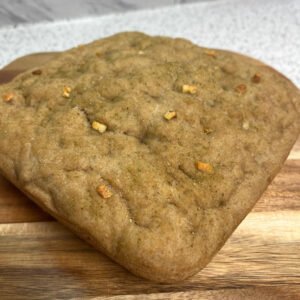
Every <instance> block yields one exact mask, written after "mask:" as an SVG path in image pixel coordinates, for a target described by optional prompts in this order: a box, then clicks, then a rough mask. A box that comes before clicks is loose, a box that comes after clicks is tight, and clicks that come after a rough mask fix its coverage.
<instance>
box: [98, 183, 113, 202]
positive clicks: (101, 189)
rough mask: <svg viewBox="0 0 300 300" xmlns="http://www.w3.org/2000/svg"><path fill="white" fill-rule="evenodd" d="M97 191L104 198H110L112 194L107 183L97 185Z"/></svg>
mask: <svg viewBox="0 0 300 300" xmlns="http://www.w3.org/2000/svg"><path fill="white" fill-rule="evenodd" d="M97 192H98V194H99V195H100V196H101V197H102V198H104V199H107V198H110V197H111V196H112V192H111V191H110V189H109V188H108V187H107V186H106V185H105V184H100V185H99V186H98V187H97Z"/></svg>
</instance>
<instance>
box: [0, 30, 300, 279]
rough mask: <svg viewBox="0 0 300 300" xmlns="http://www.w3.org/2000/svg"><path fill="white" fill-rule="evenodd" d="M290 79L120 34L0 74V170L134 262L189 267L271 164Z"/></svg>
mask: <svg viewBox="0 0 300 300" xmlns="http://www.w3.org/2000/svg"><path fill="white" fill-rule="evenodd" d="M299 112H300V95H299V91H298V89H297V88H296V87H295V86H294V85H293V84H292V83H291V82H290V81H289V80H288V79H286V78H285V77H283V76H282V75H281V74H279V73H278V72H276V71H275V70H274V69H272V68H270V67H268V66H266V65H264V64H262V63H260V62H258V61H256V60H253V59H250V58H247V57H244V56H241V55H238V54H234V53H230V52H226V51H220V50H212V49H207V48H201V47H198V46H197V45H195V44H193V43H191V42H189V41H187V40H184V39H172V38H167V37H151V36H148V35H145V34H142V33H135V32H132V33H120V34H117V35H114V36H112V37H108V38H105V39H101V40H98V41H95V42H93V43H91V44H88V45H83V46H79V47H77V48H74V49H71V50H69V51H66V52H64V53H62V54H60V55H59V56H58V57H57V58H56V59H54V60H53V61H51V62H49V63H47V64H46V65H45V66H43V67H41V68H40V69H35V70H30V71H28V72H25V73H23V74H21V75H19V76H18V77H17V78H15V79H14V80H13V81H12V82H11V83H8V84H5V85H2V86H0V171H1V173H2V174H3V175H4V176H5V177H6V178H8V179H9V180H10V181H11V182H13V183H14V184H15V185H16V186H17V187H18V188H19V189H21V190H22V191H23V192H24V193H26V194H27V195H28V196H29V197H30V198H31V199H32V200H33V201H35V202H36V203H37V204H38V205H39V206H41V207H42V208H43V209H44V210H46V211H47V212H49V213H50V214H51V215H53V216H54V217H55V218H57V219H58V220H59V221H61V222H62V223H64V224H66V225H67V226H68V227H69V228H71V229H72V230H73V231H74V232H76V233H77V234H78V235H79V236H81V237H82V238H83V239H85V240H86V241H88V242H89V243H91V244H92V245H94V246H95V247H96V248H97V249H99V250H100V251H102V252H103V253H105V254H106V255H108V256H109V257H111V258H112V259H113V260H115V261H116V262H118V263H120V264H121V265H123V266H124V267H125V268H127V269H128V270H130V271H131V272H133V273H134V274H137V275H140V276H142V277H145V278H148V279H152V280H155V281H159V282H173V281H178V280H182V279H185V278H187V277H188V276H191V275H193V274H195V273H196V272H198V271H199V270H201V269H202V268H203V267H204V266H205V265H206V264H207V263H208V262H209V261H210V260H211V259H212V257H213V255H214V254H215V253H216V252H217V251H218V250H219V249H220V248H221V247H222V245H223V244H224V243H225V241H226V240H227V238H228V237H229V236H230V235H231V233H232V232H233V230H234V229H235V228H236V227H237V225H238V224H239V223H240V222H241V221H242V219H243V218H244V217H245V216H246V215H247V213H248V212H249V211H250V210H251V208H252V207H253V206H254V204H255V202H256V201H257V200H258V199H259V197H260V196H261V194H262V193H263V191H264V190H265V189H266V187H267V185H268V184H269V183H270V182H271V180H272V179H273V177H274V176H275V175H276V173H277V172H278V171H279V169H280V168H281V166H282V164H283V162H284V161H285V159H286V157H287V156H288V153H289V151H290V149H291V147H292V145H293V144H294V142H295V140H296V138H297V136H298V134H299V127H300V123H299V120H300V113H299Z"/></svg>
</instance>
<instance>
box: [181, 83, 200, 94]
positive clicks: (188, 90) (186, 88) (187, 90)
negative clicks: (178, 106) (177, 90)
mask: <svg viewBox="0 0 300 300" xmlns="http://www.w3.org/2000/svg"><path fill="white" fill-rule="evenodd" d="M182 92H183V93H184V94H196V93H197V87H196V86H195V85H189V84H184V85H183V86H182Z"/></svg>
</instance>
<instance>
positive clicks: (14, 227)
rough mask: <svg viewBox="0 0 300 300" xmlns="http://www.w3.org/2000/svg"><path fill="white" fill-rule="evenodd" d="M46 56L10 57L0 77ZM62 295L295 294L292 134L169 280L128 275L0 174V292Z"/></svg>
mask: <svg viewBox="0 0 300 300" xmlns="http://www.w3.org/2000/svg"><path fill="white" fill-rule="evenodd" d="M53 55H57V54H53ZM53 55H52V54H49V55H47V54H42V55H39V56H37V59H36V60H35V56H34V55H33V56H30V57H26V58H23V59H20V60H18V61H17V62H15V63H13V64H11V65H10V66H8V67H7V68H5V69H4V70H2V71H0V82H5V81H8V80H10V79H11V76H14V75H16V74H17V73H19V72H21V71H23V70H24V69H26V68H28V67H31V66H32V67H34V66H37V65H38V64H43V63H45V62H46V61H47V60H49V59H51V58H52V57H53ZM23 62H24V63H23ZM1 80H2V81H1ZM70 298H72V299H114V300H119V299H128V300H133V299H255V300H258V299H300V139H298V142H297V144H296V145H295V147H294V148H293V150H292V152H291V153H290V156H289V159H288V160H287V161H286V163H285V165H284V167H283V168H282V170H281V172H280V173H279V174H278V175H277V176H276V178H275V179H274V181H273V182H272V184H271V185H270V186H269V188H268V189H267V191H266V192H265V193H264V195H263V197H262V198H261V199H260V200H259V201H258V203H257V205H256V206H255V208H254V209H253V211H252V212H251V213H250V214H249V215H248V216H247V217H246V218H245V220H244V221H243V222H242V223H241V225H240V226H239V227H238V229H237V230H236V231H235V232H234V234H233V235H232V236H231V237H230V239H229V240H228V241H227V243H226V244H225V246H224V247H223V248H222V250H221V251H220V252H219V253H218V254H217V255H216V256H215V257H214V259H213V260H212V262H211V263H210V264H209V265H208V266H207V267H206V268H205V269H204V270H203V271H202V272H200V273H198V274H197V275H196V276H194V277H192V278H190V279H188V280H186V281H184V282H181V283H177V284H157V283H152V282H149V281H146V280H143V279H140V278H137V277H135V276H134V275H132V274H130V273H129V272H127V271H126V270H125V269H123V268H122V267H121V266H119V265H117V264H115V263H114V262H112V261H111V260H109V259H108V258H107V257H105V256H104V255H102V254H101V253H99V252H97V251H95V250H94V249H93V248H91V247H90V246H89V245H88V244H86V243H85V242H83V241H82V240H80V239H79V238H77V237H76V236H75V235H74V234H73V233H71V232H70V231H69V230H68V229H66V228H65V227H64V226H62V225H60V224H59V223H57V222H56V221H54V220H53V219H52V218H51V217H50V216H48V215H47V214H46V213H44V212H42V211H41V210H40V209H39V208H38V207H37V206H36V205H35V204H33V203H32V202H31V201H29V200H28V199H27V198H26V197H25V196H24V195H23V194H22V193H21V192H19V191H18V190H17V189H16V188H15V187H14V186H13V185H11V184H10V183H8V182H7V181H6V180H5V179H4V178H3V177H0V299H70Z"/></svg>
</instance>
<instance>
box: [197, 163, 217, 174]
mask: <svg viewBox="0 0 300 300" xmlns="http://www.w3.org/2000/svg"><path fill="white" fill-rule="evenodd" d="M196 168H197V170H199V171H202V172H205V173H208V174H212V173H213V172H214V169H213V166H212V165H211V164H209V163H205V162H202V161H197V162H196Z"/></svg>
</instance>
